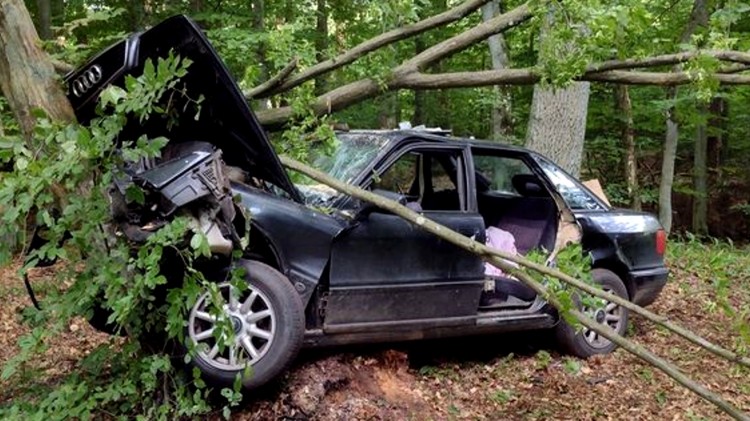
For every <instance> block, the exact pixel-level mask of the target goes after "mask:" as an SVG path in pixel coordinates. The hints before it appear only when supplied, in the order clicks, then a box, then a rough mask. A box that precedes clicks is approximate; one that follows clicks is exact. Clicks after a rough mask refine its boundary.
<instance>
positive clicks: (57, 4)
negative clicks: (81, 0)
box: [50, 0, 65, 26]
mask: <svg viewBox="0 0 750 421" xmlns="http://www.w3.org/2000/svg"><path fill="white" fill-rule="evenodd" d="M51 4H52V5H51V7H50V9H51V12H52V18H51V20H52V26H63V24H64V23H65V1H64V0H52V1H51Z"/></svg>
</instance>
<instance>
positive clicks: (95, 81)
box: [65, 16, 300, 200]
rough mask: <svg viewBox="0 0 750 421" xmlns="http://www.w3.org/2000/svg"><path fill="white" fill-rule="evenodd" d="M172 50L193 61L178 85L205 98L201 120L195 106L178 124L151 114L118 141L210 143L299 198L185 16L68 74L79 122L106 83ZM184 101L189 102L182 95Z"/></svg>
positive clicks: (226, 74)
mask: <svg viewBox="0 0 750 421" xmlns="http://www.w3.org/2000/svg"><path fill="white" fill-rule="evenodd" d="M170 51H172V52H173V53H174V54H176V55H179V56H180V57H183V58H188V59H190V60H192V64H191V65H190V67H189V68H188V74H187V76H185V77H184V78H182V79H181V82H182V83H184V85H181V86H184V87H185V92H186V94H187V97H189V98H190V99H192V100H197V99H198V98H199V97H200V96H203V97H204V98H205V99H204V101H203V102H202V103H201V105H200V113H199V119H198V120H196V118H195V116H196V112H197V109H194V110H193V111H192V112H182V113H181V114H180V115H179V116H178V122H177V124H176V125H168V124H167V119H165V118H163V117H152V118H150V119H149V120H148V121H147V122H145V123H140V122H137V121H133V122H131V123H130V124H128V125H127V126H126V129H125V130H124V132H123V133H122V134H121V136H120V138H121V140H134V139H136V138H137V137H139V136H140V135H143V134H146V135H148V136H149V137H156V136H165V137H167V138H169V139H170V140H171V141H189V140H199V141H207V142H210V143H212V144H214V145H215V146H216V147H218V148H220V149H221V150H222V151H223V152H224V160H225V161H226V162H227V164H229V165H233V166H237V167H240V168H242V169H243V170H245V171H247V172H248V173H249V174H250V175H251V176H253V177H257V178H259V179H263V180H266V181H268V182H270V183H272V184H274V185H276V186H278V187H280V188H281V189H282V190H284V191H285V192H286V193H288V194H289V195H290V196H291V198H293V199H295V200H300V197H299V193H298V192H297V190H296V188H295V187H294V185H293V184H292V183H291V181H290V180H289V177H288V176H287V174H286V172H285V171H284V169H283V167H282V166H281V163H280V162H279V159H278V156H277V155H276V154H275V152H274V151H273V148H272V147H271V145H270V142H269V141H268V138H267V137H266V133H265V131H264V130H263V128H262V127H261V125H260V123H259V122H258V120H257V118H256V117H255V115H254V114H253V112H252V110H251V109H250V107H249V106H248V104H247V102H246V101H245V98H244V96H243V95H242V92H241V91H240V89H239V87H238V86H237V83H236V82H235V81H234V79H233V78H232V76H231V75H230V74H229V71H228V70H227V68H226V66H225V65H224V63H223V62H222V61H221V59H220V58H219V56H218V55H217V53H216V51H215V50H214V48H213V47H212V46H211V44H210V43H209V42H208V40H207V39H206V37H205V35H204V34H203V33H202V32H201V30H200V29H199V28H198V26H197V25H196V24H195V22H193V21H192V20H190V19H189V18H187V17H185V16H174V17H172V18H169V19H167V20H165V21H163V22H161V23H160V24H158V25H156V26H154V27H153V28H151V29H149V30H147V31H145V32H142V33H137V34H133V35H131V36H130V37H129V38H128V39H126V40H123V41H120V42H119V43H117V44H115V45H113V46H111V47H109V48H108V49H107V50H105V51H103V52H101V53H100V54H98V55H97V56H96V57H94V58H93V59H91V60H90V61H89V62H88V63H86V64H85V65H84V66H82V67H80V68H78V69H76V70H75V71H73V72H71V73H69V74H68V75H67V76H66V78H65V82H66V84H67V86H68V98H69V99H70V102H71V103H72V105H73V107H74V109H75V112H76V116H77V117H78V120H79V121H80V122H81V123H83V124H85V123H87V122H88V121H90V120H91V119H92V118H93V117H95V115H96V111H95V110H96V103H97V99H98V98H99V94H100V93H101V92H102V90H103V89H104V88H105V87H106V86H108V85H110V84H115V85H118V86H124V81H125V76H126V75H133V76H138V75H140V74H142V72H143V68H144V64H145V63H146V62H147V61H148V60H149V59H153V60H156V59H157V58H160V57H166V56H167V55H168V54H169V53H170ZM175 97H181V96H180V95H176V96H175ZM183 101H184V102H185V103H187V102H189V101H188V100H187V99H185V98H183ZM179 105H180V106H182V105H183V104H179ZM175 109H179V110H182V108H176V107H175ZM133 120H135V119H133Z"/></svg>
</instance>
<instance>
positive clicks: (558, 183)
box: [535, 157, 606, 210]
mask: <svg viewBox="0 0 750 421" xmlns="http://www.w3.org/2000/svg"><path fill="white" fill-rule="evenodd" d="M535 159H536V161H537V162H538V163H539V166H541V167H542V171H544V174H546V175H547V177H548V178H549V180H550V181H551V182H552V184H554V185H555V188H556V189H557V191H558V192H559V193H560V196H562V197H563V200H565V203H567V204H568V207H569V208H570V209H571V210H605V209H606V208H605V207H604V206H602V204H601V203H600V202H599V201H598V200H597V199H596V198H595V197H594V195H593V194H592V193H590V192H589V191H588V190H587V189H586V188H584V187H583V186H582V185H581V183H579V182H578V180H576V179H575V178H573V177H571V176H570V175H568V174H567V173H565V171H563V170H562V169H560V167H558V166H557V165H555V164H553V163H552V162H550V161H547V160H546V159H543V158H541V157H535Z"/></svg>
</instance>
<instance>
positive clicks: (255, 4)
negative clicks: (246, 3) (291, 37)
mask: <svg viewBox="0 0 750 421" xmlns="http://www.w3.org/2000/svg"><path fill="white" fill-rule="evenodd" d="M263 3H264V0H252V1H251V2H250V8H251V13H252V17H251V18H252V24H253V31H255V33H257V34H260V33H263V32H264V31H265V25H264V22H263V21H264V19H265V7H264V6H265V5H264V4H263ZM255 63H257V66H258V68H259V70H260V72H259V77H258V80H259V81H260V82H261V83H264V82H266V81H267V80H268V77H269V76H268V63H267V62H266V45H265V42H264V41H261V42H260V43H258V46H257V47H256V48H255ZM255 103H256V104H257V109H259V110H265V109H267V108H268V107H269V104H268V101H266V100H259V101H256V102H255Z"/></svg>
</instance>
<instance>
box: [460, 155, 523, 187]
mask: <svg viewBox="0 0 750 421" xmlns="http://www.w3.org/2000/svg"><path fill="white" fill-rule="evenodd" d="M474 169H475V170H476V176H477V189H478V190H479V191H482V192H489V193H495V194H499V195H506V196H520V195H521V194H520V193H519V192H518V191H517V190H516V188H515V187H514V186H513V177H515V176H517V175H519V174H524V175H525V174H533V172H532V171H531V169H530V168H529V166H528V165H526V163H525V162H523V160H521V159H519V158H514V157H507V156H493V155H482V154H481V152H479V153H478V152H476V151H475V152H474Z"/></svg>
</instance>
